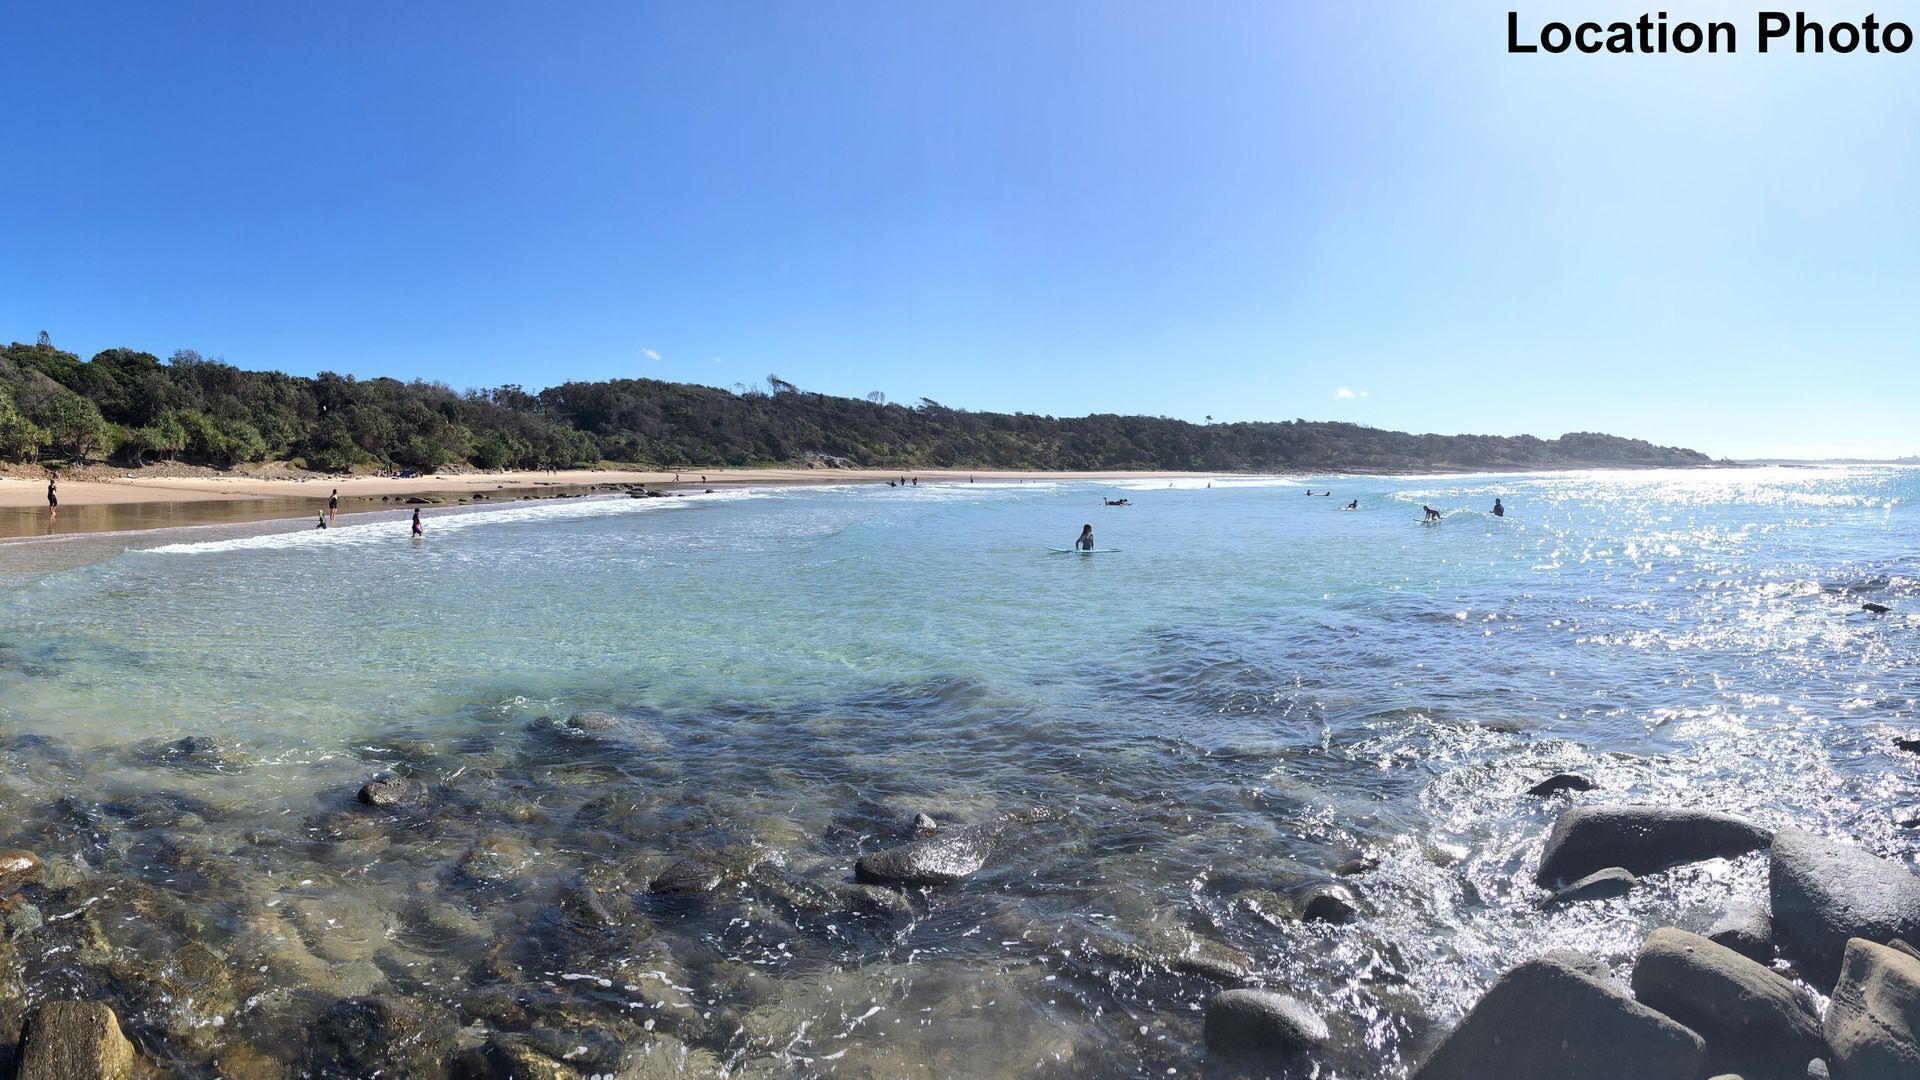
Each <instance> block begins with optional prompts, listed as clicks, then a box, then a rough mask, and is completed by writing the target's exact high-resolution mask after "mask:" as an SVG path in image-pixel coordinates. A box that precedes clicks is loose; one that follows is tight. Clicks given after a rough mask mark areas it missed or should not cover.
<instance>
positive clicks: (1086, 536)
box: [1073, 525, 1093, 551]
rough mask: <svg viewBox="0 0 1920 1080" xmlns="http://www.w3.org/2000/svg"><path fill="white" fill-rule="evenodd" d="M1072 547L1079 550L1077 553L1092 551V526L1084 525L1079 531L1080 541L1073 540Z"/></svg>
mask: <svg viewBox="0 0 1920 1080" xmlns="http://www.w3.org/2000/svg"><path fill="white" fill-rule="evenodd" d="M1073 546H1074V548H1075V549H1076V550H1079V551H1092V550H1093V526H1092V525H1086V526H1083V527H1082V528H1081V529H1080V539H1078V540H1075V541H1074V542H1073Z"/></svg>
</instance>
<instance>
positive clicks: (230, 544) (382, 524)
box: [136, 490, 767, 555]
mask: <svg viewBox="0 0 1920 1080" xmlns="http://www.w3.org/2000/svg"><path fill="white" fill-rule="evenodd" d="M766 497H767V493H766V492H764V491H751V490H734V491H717V492H714V493H713V494H711V495H687V496H683V497H673V496H665V497H662V498H654V499H634V498H629V497H628V496H625V495H593V496H585V497H582V498H578V499H560V500H540V501H539V502H537V503H515V504H509V505H506V506H502V507H500V508H498V509H495V508H492V507H475V508H462V512H460V513H454V514H447V513H442V514H438V515H434V516H432V517H428V518H426V519H425V521H426V523H427V526H426V527H427V537H428V539H429V540H431V539H432V538H433V537H436V536H445V535H446V534H448V533H461V532H466V531H468V530H470V529H476V528H482V527H487V526H494V525H511V524H516V523H519V522H527V521H578V520H581V519H585V518H598V517H615V516H621V515H626V514H639V513H647V512H655V511H664V510H673V509H680V508H690V507H694V506H698V505H701V504H706V503H713V502H716V501H724V502H737V501H739V500H742V499H763V498H766ZM411 509H412V507H403V508H399V509H396V510H394V511H392V512H390V513H384V514H380V515H378V519H377V520H374V521H362V520H361V519H362V518H363V517H364V516H368V515H361V514H355V515H354V521H353V523H352V524H346V525H335V526H334V527H332V528H330V529H318V528H313V527H311V526H309V527H307V528H304V529H299V530H296V531H293V532H276V533H267V534H265V535H263V536H239V537H233V538H230V539H226V540H204V541H200V542H198V543H189V544H163V545H161V546H159V547H150V548H141V549H137V552H136V553H138V554H146V555H208V554H214V553H217V552H225V551H299V550H305V549H309V548H333V547H339V546H342V545H346V546H363V545H371V544H391V543H393V542H394V540H395V539H396V538H402V537H405V536H406V528H407V522H408V520H409V519H410V518H411V516H412V515H411V514H409V513H408V511H409V510H411ZM421 509H422V510H429V509H433V508H430V507H421ZM440 509H442V510H444V509H445V508H444V507H443V508H440Z"/></svg>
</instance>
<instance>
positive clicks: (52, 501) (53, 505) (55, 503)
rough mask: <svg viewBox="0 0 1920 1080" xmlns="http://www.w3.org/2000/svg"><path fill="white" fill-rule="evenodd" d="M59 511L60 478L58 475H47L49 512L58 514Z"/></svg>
mask: <svg viewBox="0 0 1920 1080" xmlns="http://www.w3.org/2000/svg"><path fill="white" fill-rule="evenodd" d="M59 511H60V478H59V477H57V476H53V475H49V476H48V477H47V513H48V514H56V513H59Z"/></svg>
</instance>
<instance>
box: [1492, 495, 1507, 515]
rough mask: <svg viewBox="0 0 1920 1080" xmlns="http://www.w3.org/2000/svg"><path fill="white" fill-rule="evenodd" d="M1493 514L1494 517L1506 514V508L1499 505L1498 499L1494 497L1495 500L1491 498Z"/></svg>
mask: <svg viewBox="0 0 1920 1080" xmlns="http://www.w3.org/2000/svg"><path fill="white" fill-rule="evenodd" d="M1493 516H1494V517H1506V516H1507V508H1506V507H1504V506H1501V505H1500V500H1499V499H1495V500H1493Z"/></svg>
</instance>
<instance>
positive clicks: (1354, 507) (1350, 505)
mask: <svg viewBox="0 0 1920 1080" xmlns="http://www.w3.org/2000/svg"><path fill="white" fill-rule="evenodd" d="M1347 509H1349V510H1358V509H1360V500H1359V499H1355V500H1353V501H1352V502H1350V503H1348V504H1347Z"/></svg>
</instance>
